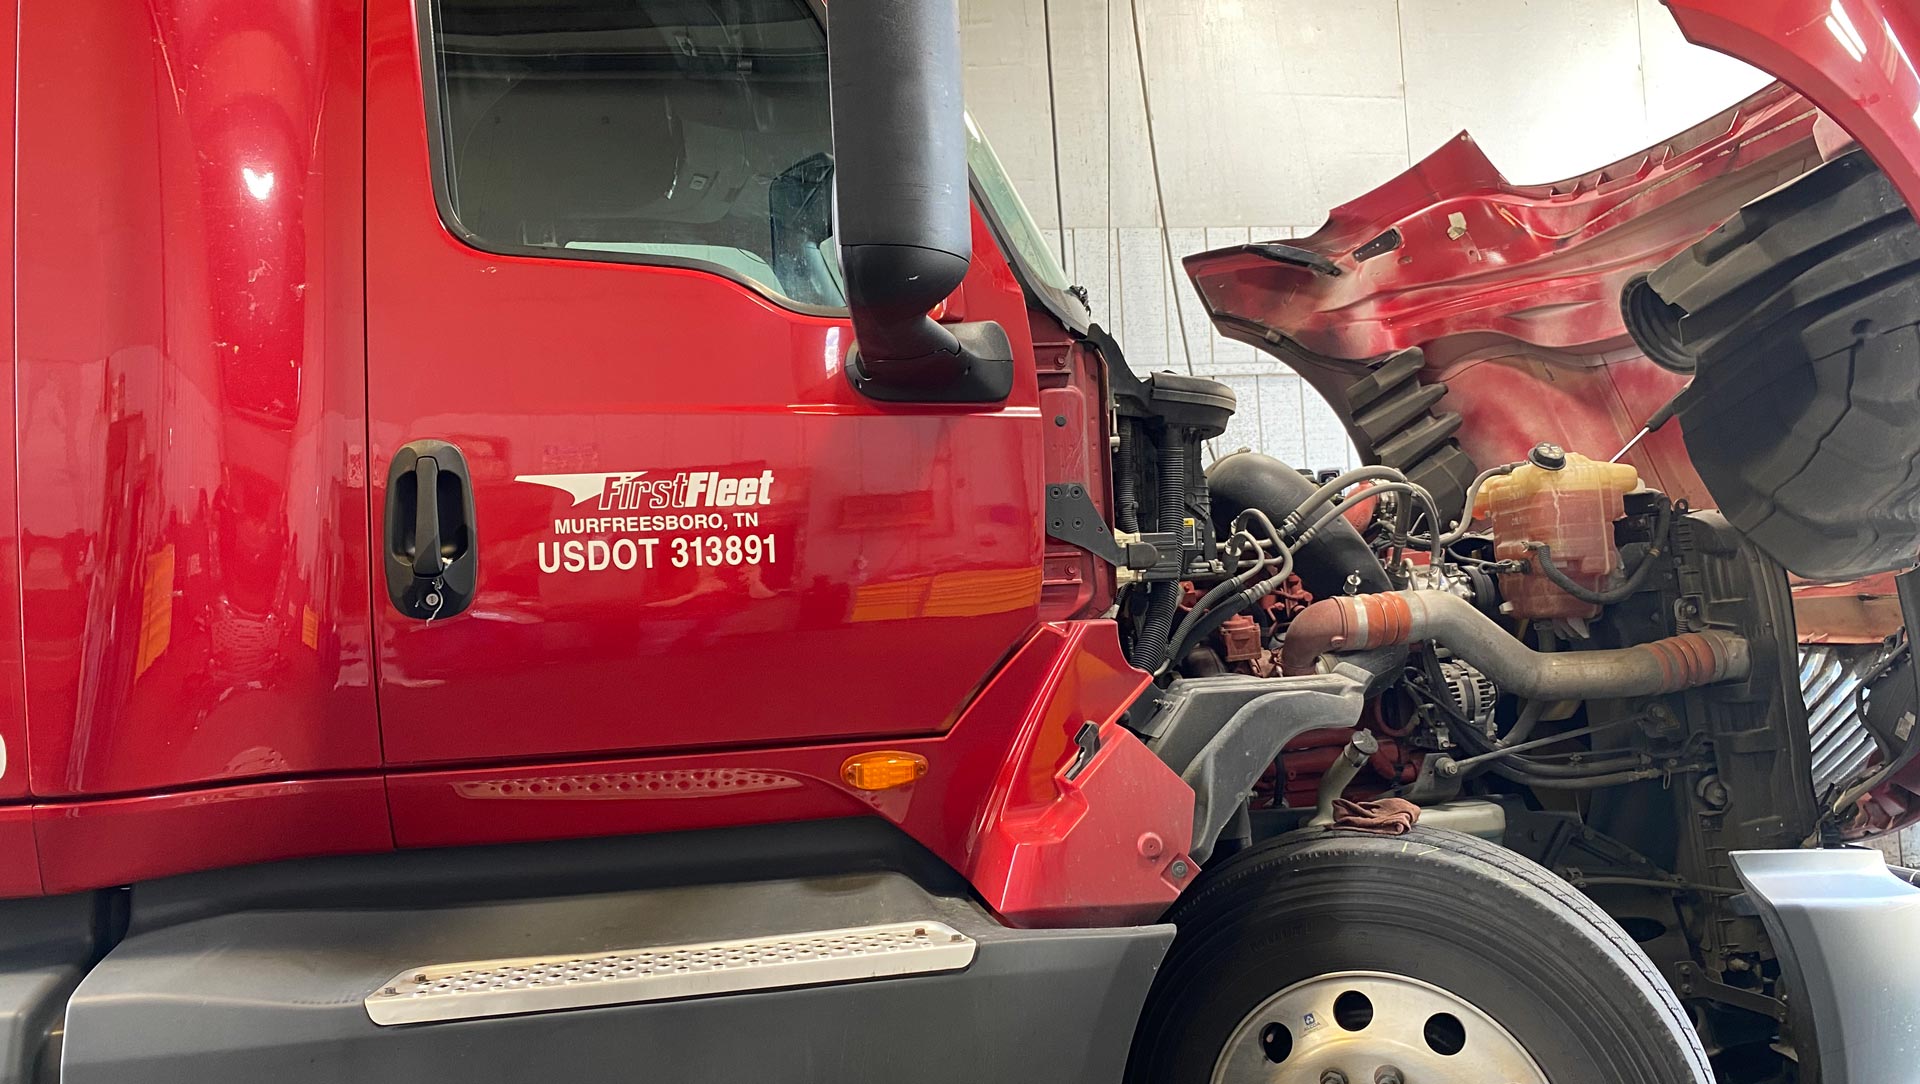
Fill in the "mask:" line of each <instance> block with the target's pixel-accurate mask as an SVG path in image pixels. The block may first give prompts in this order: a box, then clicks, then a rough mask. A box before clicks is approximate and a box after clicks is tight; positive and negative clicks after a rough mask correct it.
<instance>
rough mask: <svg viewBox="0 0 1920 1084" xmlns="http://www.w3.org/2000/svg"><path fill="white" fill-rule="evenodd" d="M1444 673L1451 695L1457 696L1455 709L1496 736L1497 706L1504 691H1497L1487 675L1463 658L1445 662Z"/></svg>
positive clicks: (1441, 670)
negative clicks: (1494, 717)
mask: <svg viewBox="0 0 1920 1084" xmlns="http://www.w3.org/2000/svg"><path fill="white" fill-rule="evenodd" d="M1440 673H1441V675H1442V676H1444V677H1445V678H1446V679H1447V692H1448V693H1450V694H1451V695H1452V696H1453V706H1454V707H1456V708H1459V709H1460V714H1461V715H1463V716H1465V717H1466V718H1467V720H1468V721H1469V722H1471V723H1472V724H1473V725H1474V726H1476V727H1479V728H1480V732H1481V733H1482V734H1485V735H1486V736H1487V737H1489V738H1491V737H1493V706H1494V704H1495V703H1496V702H1497V701H1498V700H1499V698H1500V690H1499V689H1496V688H1494V685H1493V682H1492V681H1491V680H1489V679H1488V677H1487V675H1485V674H1483V673H1481V672H1480V671H1478V670H1476V669H1474V668H1473V667H1472V666H1470V665H1468V664H1467V663H1464V662H1461V661H1460V660H1459V659H1444V660H1442V661H1441V663H1440Z"/></svg>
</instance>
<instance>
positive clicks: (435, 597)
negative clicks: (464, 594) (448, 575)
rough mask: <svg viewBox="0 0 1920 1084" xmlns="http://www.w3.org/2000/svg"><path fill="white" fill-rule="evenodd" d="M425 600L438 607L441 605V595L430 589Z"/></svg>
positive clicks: (428, 603)
mask: <svg viewBox="0 0 1920 1084" xmlns="http://www.w3.org/2000/svg"><path fill="white" fill-rule="evenodd" d="M425 602H426V604H427V605H429V606H435V607H437V606H439V605H440V595H439V594H438V593H437V592H433V591H428V592H427V597H426V599H425Z"/></svg>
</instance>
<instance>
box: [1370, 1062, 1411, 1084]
mask: <svg viewBox="0 0 1920 1084" xmlns="http://www.w3.org/2000/svg"><path fill="white" fill-rule="evenodd" d="M1373 1084H1406V1078H1405V1077H1403V1076H1401V1075H1400V1070H1398V1069H1396V1068H1394V1067H1393V1066H1391V1065H1382V1066H1381V1067H1380V1068H1378V1069H1375V1070H1374V1071H1373Z"/></svg>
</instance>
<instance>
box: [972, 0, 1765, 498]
mask: <svg viewBox="0 0 1920 1084" xmlns="http://www.w3.org/2000/svg"><path fill="white" fill-rule="evenodd" d="M960 6H961V18H962V34H963V35H964V44H965V50H966V63H967V76H966V79H967V82H966V88H967V101H968V106H969V107H970V108H971V109H972V111H973V114H974V117H975V119H976V120H977V121H978V122H979V124H980V127H981V129H982V130H983V131H985V132H986V134H987V137H988V138H989V139H991V140H992V141H993V143H994V146H995V148H996V149H997V150H998V151H999V154H1000V157H1001V159H1002V160H1003V162H1004V163H1005V165H1006V167H1007V170H1008V172H1009V173H1011V174H1012V176H1013V179H1014V181H1015V182H1016V183H1017V184H1018V185H1019V187H1020V191H1021V193H1022V194H1023V196H1024V197H1025V199H1026V202H1027V206H1028V208H1029V209H1030V210H1031V211H1032V212H1033V215H1034V218H1035V219H1036V220H1037V221H1038V222H1040V224H1041V225H1042V226H1045V227H1051V228H1053V229H1054V230H1055V231H1056V232H1055V233H1053V234H1051V236H1053V237H1054V238H1055V240H1056V242H1058V240H1059V235H1058V233H1057V230H1058V229H1059V228H1061V227H1064V228H1065V230H1066V238H1065V244H1064V248H1065V257H1066V264H1067V270H1068V271H1069V272H1070V273H1071V274H1072V276H1073V278H1074V281H1076V282H1079V283H1081V284H1083V285H1085V286H1086V287H1087V289H1088V291H1089V293H1090V294H1091V296H1092V299H1093V305H1094V312H1095V318H1096V319H1097V320H1099V321H1100V322H1101V323H1102V324H1103V325H1105V326H1107V327H1110V328H1114V329H1117V334H1118V335H1119V337H1120V341H1121V343H1122V345H1124V346H1125V347H1126V349H1127V354H1128V357H1129V359H1130V360H1132V362H1133V364H1134V366H1135V368H1136V369H1140V370H1143V371H1144V370H1146V369H1158V368H1173V369H1177V370H1182V371H1184V370H1185V368H1186V357H1187V356H1189V355H1190V356H1191V357H1192V360H1193V368H1194V371H1195V372H1198V373H1202V374H1208V375H1213V376H1215V377H1217V378H1219V379H1221V380H1224V381H1226V382H1227V383H1229V384H1231V385H1233V387H1234V388H1235V390H1236V391H1237V392H1238V393H1239V395H1240V401H1241V407H1240V414H1239V416H1238V417H1237V418H1236V419H1235V429H1234V430H1233V431H1230V432H1229V433H1228V434H1227V436H1226V437H1225V438H1224V439H1222V440H1220V441H1217V442H1215V446H1216V447H1217V448H1218V449H1219V450H1220V451H1222V452H1225V451H1230V450H1232V449H1233V448H1236V447H1239V446H1241V445H1251V446H1254V447H1259V448H1262V449H1263V450H1265V451H1268V452H1271V453H1272V454H1274V455H1277V456H1279V457H1281V458H1282V459H1285V460H1287V461H1288V462H1291V463H1294V464H1296V465H1299V466H1309V467H1315V468H1330V467H1344V466H1347V465H1349V464H1350V463H1351V462H1352V455H1353V452H1352V449H1351V447H1350V446H1349V445H1348V444H1347V440H1346V436H1345V434H1344V433H1343V432H1341V430H1340V427H1339V424H1338V423H1337V422H1335V421H1334V419H1333V417H1332V415H1331V414H1330V413H1329V412H1328V411H1327V409H1326V407H1325V404H1323V403H1321V402H1320V401H1319V398H1318V396H1317V395H1316V394H1315V393H1314V392H1313V391H1312V390H1311V389H1304V394H1303V385H1302V384H1301V382H1300V381H1299V379H1298V378H1296V377H1294V376H1293V375H1291V374H1290V373H1288V372H1286V371H1285V370H1284V368H1283V367H1282V366H1281V365H1279V363H1277V362H1275V361H1273V360H1272V359H1270V358H1267V357H1266V356H1265V355H1256V353H1255V351H1254V350H1253V348H1252V347H1249V346H1246V345H1243V344H1240V343H1234V342H1229V341H1226V340H1224V339H1217V338H1216V337H1215V336H1214V335H1213V334H1212V329H1211V327H1210V326H1209V325H1208V324H1207V322H1206V318H1205V316H1204V315H1203V314H1202V313H1201V312H1200V305H1199V301H1198V299H1197V298H1196V297H1195V296H1194V293H1193V289H1192V287H1191V286H1190V285H1188V284H1187V282H1186V280H1185V277H1184V276H1182V277H1181V278H1180V281H1179V284H1178V286H1177V287H1176V286H1175V284H1174V281H1173V279H1172V278H1171V277H1170V276H1169V273H1168V266H1167V254H1166V250H1165V249H1164V248H1163V247H1162V244H1161V234H1160V229H1159V225H1160V219H1159V216H1158V215H1157V213H1156V209H1155V203H1154V186H1153V171H1152V166H1151V157H1150V155H1149V151H1148V146H1147V137H1146V122H1145V111H1144V109H1143V108H1142V104H1141V91H1140V76H1139V66H1138V65H1137V64H1136V62H1135V57H1136V52H1135V45H1136V42H1135V38H1134V35H1133V20H1134V18H1135V16H1136V14H1137V18H1138V22H1139V26H1140V29H1141V35H1140V37H1139V40H1138V45H1139V55H1141V56H1143V57H1144V60H1145V69H1146V81H1147V91H1148V94H1149V95H1150V96H1151V100H1152V103H1153V114H1154V135H1155V148H1154V149H1155V150H1157V152H1158V154H1159V160H1160V174H1161V178H1162V181H1163V185H1164V190H1165V196H1166V223H1167V227H1168V239H1169V240H1170V242H1171V246H1172V251H1173V254H1174V256H1175V258H1176V261H1177V258H1178V257H1179V256H1183V255H1185V254H1187V253H1190V252H1198V251H1203V250H1205V249H1209V248H1217V247H1219V246H1221V245H1227V244H1235V243H1239V242H1244V241H1248V240H1269V239H1275V238H1285V237H1293V236H1304V235H1306V234H1308V233H1311V232H1313V231H1314V230H1315V229H1317V228H1318V227H1319V224H1320V223H1321V222H1322V221H1323V220H1324V219H1325V217H1326V212H1327V210H1328V209H1329V208H1331V207H1333V206H1335V205H1337V204H1339V203H1342V202H1344V201H1346V200H1347V199H1350V198H1352V197H1354V196H1357V195H1360V194H1361V193H1363V192H1365V191H1367V190H1368V189H1371V188H1373V187H1374V186H1376V185H1378V184H1380V183H1381V182H1382V181H1385V180H1387V179H1388V178H1390V177H1392V176H1394V175H1395V174H1397V173H1399V172H1400V171H1402V170H1404V169H1406V168H1407V167H1408V166H1409V165H1411V164H1412V163H1413V162H1414V161H1416V160H1417V159H1419V158H1421V157H1424V156H1425V155H1426V154H1427V153H1429V152H1430V151H1432V150H1433V149H1434V148H1435V147H1438V146H1439V145H1440V144H1441V143H1443V142H1445V141H1446V140H1447V139H1449V138H1451V137H1452V136H1453V135H1454V133H1456V132H1458V131H1460V130H1462V129H1463V128H1464V129H1470V130H1471V131H1472V132H1473V134H1474V138H1475V139H1476V140H1478V141H1479V143H1480V144H1481V146H1482V147H1484V148H1485V149H1486V151H1487V154H1488V156H1489V157H1491V158H1492V159H1493V161H1494V163H1495V164H1496V165H1498V166H1500V167H1501V168H1502V170H1503V171H1504V172H1505V173H1506V174H1507V176H1508V177H1510V178H1512V179H1513V180H1516V181H1521V182H1536V181H1551V180H1558V179H1560V178H1563V177H1568V176H1572V175H1575V174H1579V173H1583V172H1585V171H1587V170H1589V169H1592V168H1594V167H1597V166H1601V165H1604V164H1606V163H1608V162H1611V161H1614V160H1615V159H1618V158H1621V157H1624V156H1625V155H1628V154H1631V153H1632V152H1634V151H1637V150H1639V149H1641V148H1643V147H1646V146H1648V145H1649V144H1652V143H1654V142H1656V141H1658V140H1659V139H1661V138H1664V137H1665V136H1668V135H1671V134H1672V133H1674V132H1676V131H1679V130H1680V129H1682V128H1685V127H1687V126H1689V125H1691V124H1693V123H1695V122H1697V121H1700V120H1704V119H1705V118H1707V117H1709V116H1711V115H1713V114H1714V113H1716V112H1718V111H1719V110H1721V109H1723V108H1725V107H1726V106H1728V105H1731V104H1732V103H1734V102H1736V101H1738V100H1739V99H1741V98H1743V97H1745V96H1746V95H1748V94H1750V93H1752V92H1753V91H1754V90H1756V89H1758V88H1759V87H1761V86H1763V85H1764V84H1765V83H1766V82H1767V81H1768V79H1767V77H1766V76H1764V75H1762V74H1761V73H1759V72H1756V71H1754V70H1753V69H1751V68H1748V67H1746V66H1745V65H1742V64H1740V63H1738V62H1736V61H1733V60H1730V59H1728V58H1726V57H1723V56H1720V55H1718V54H1715V53H1711V52H1708V51H1706V50H1703V49H1698V48H1696V47H1694V46H1692V45H1689V44H1688V43H1687V42H1686V41H1684V40H1683V39H1682V38H1681V37H1680V32H1679V30H1678V29H1677V28H1676V27H1675V26H1674V25H1673V20H1672V18H1671V17H1670V16H1669V15H1668V14H1667V12H1666V10H1665V9H1664V8H1663V7H1661V6H1660V4H1659V2H1658V0H1339V2H1337V3H1330V2H1328V0H960ZM1049 24H1050V26H1051V31H1052V46H1053V47H1052V54H1053V55H1052V60H1053V64H1052V71H1053V87H1052V89H1053V93H1054V98H1055V100H1056V101H1057V103H1058V107H1059V124H1058V138H1059V149H1060V155H1059V157H1060V171H1059V172H1060V178H1061V183H1060V186H1059V189H1058V191H1057V192H1056V189H1055V184H1054V153H1053V148H1054V125H1053V124H1052V123H1051V121H1052V116H1053V115H1052V112H1051V110H1050V109H1049V101H1048V98H1049V95H1048V90H1049V87H1048V64H1047V60H1048V56H1047V52H1048V50H1047V46H1046V40H1047V29H1048V26H1049ZM1176 305H1177V306H1178V308H1177V309H1176V308H1175V306H1176ZM1182 317H1184V319H1185V323H1186V344H1185V348H1184V349H1183V346H1182V341H1181V335H1180V320H1181V318H1182Z"/></svg>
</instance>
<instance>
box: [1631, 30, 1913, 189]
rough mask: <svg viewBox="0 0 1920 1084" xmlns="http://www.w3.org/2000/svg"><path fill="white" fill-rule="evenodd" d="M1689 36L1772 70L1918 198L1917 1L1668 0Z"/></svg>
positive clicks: (1756, 65)
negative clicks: (1821, 111) (1829, 118)
mask: <svg viewBox="0 0 1920 1084" xmlns="http://www.w3.org/2000/svg"><path fill="white" fill-rule="evenodd" d="M1665 3H1666V5H1667V7H1668V9H1669V10H1670V11H1672V13H1673V17H1674V19H1676V20H1677V21H1678V22H1679V23H1680V30H1681V32H1682V33H1684V34H1685V35H1686V36H1687V38H1688V39H1689V40H1691V41H1693V42H1695V43H1696V44H1699V45H1705V46H1707V47H1709V48H1713V49H1718V50H1720V51H1721V52H1723V53H1730V54H1732V55H1733V56H1736V57H1739V58H1740V59H1741V60H1744V61H1746V62H1747V63H1749V64H1752V65H1754V66H1755V67H1757V68H1760V69H1762V70H1764V71H1767V72H1770V73H1772V74H1773V75H1776V76H1778V77H1779V78H1780V79H1782V80H1784V81H1785V82H1787V83H1788V84H1790V85H1791V86H1792V87H1793V88H1794V89H1796V90H1798V91H1799V92H1800V93H1801V94H1804V95H1806V96H1807V97H1808V98H1809V99H1811V100H1812V101H1813V103H1814V104H1815V105H1818V106H1819V107H1820V108H1821V110H1823V111H1824V112H1825V113H1826V114H1827V115H1828V116H1829V117H1832V118H1833V119H1834V121H1836V122H1837V123H1839V125H1840V126H1841V127H1842V128H1844V129H1846V130H1847V131H1848V132H1849V133H1851V134H1852V135H1853V137H1854V138H1855V139H1857V140H1859V141H1860V145H1861V146H1862V147H1865V148H1866V150H1867V153H1868V154H1871V155H1872V156H1873V159H1874V161H1876V162H1878V163H1879V164H1880V168H1882V169H1884V170H1886V172H1887V175H1888V176H1889V177H1891V178H1892V179H1893V183H1894V184H1895V185H1896V186H1897V187H1898V188H1899V189H1900V193H1901V195H1903V196H1905V197H1906V199H1907V203H1908V204H1909V205H1910V206H1920V123H1916V120H1915V118H1916V117H1920V71H1916V69H1915V67H1914V57H1915V56H1920V7H1916V6H1915V5H1914V4H1913V3H1912V2H1911V0H1768V2H1766V3H1756V2H1755V0H1665Z"/></svg>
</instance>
